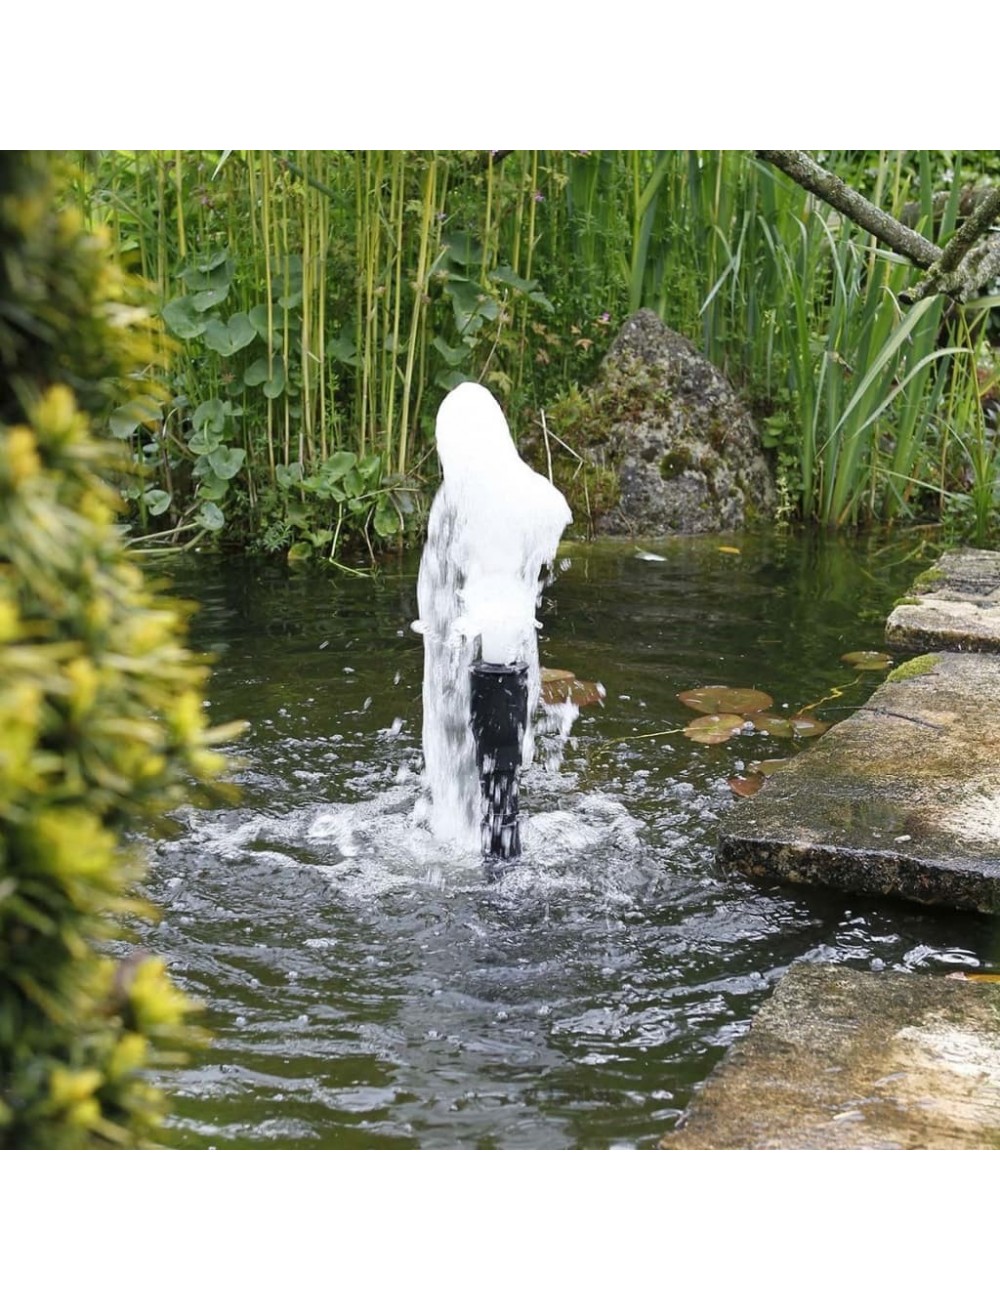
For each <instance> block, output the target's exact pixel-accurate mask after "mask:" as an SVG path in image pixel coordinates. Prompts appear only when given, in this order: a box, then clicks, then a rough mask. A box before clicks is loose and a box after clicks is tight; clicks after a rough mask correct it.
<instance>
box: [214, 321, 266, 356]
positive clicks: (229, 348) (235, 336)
mask: <svg viewBox="0 0 1000 1300" xmlns="http://www.w3.org/2000/svg"><path fill="white" fill-rule="evenodd" d="M256 337H257V331H256V330H255V329H254V327H253V325H252V324H251V323H250V317H249V316H248V315H247V314H246V312H237V313H236V315H235V316H230V318H229V323H228V324H226V325H223V323H222V321H220V320H217V319H215V318H212V319H210V320H209V322H208V324H207V326H206V327H205V344H206V346H207V347H210V348H211V349H212V351H213V352H218V353H219V355H220V356H223V357H231V356H232V355H233V353H234V352H239V351H240V349H241V348H245V347H246V346H247V344H248V343H252V342H253V340H254V339H255V338H256Z"/></svg>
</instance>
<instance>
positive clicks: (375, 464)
mask: <svg viewBox="0 0 1000 1300" xmlns="http://www.w3.org/2000/svg"><path fill="white" fill-rule="evenodd" d="M358 473H359V474H360V475H361V477H362V479H364V481H365V484H366V486H370V485H371V484H373V483H378V482H379V481H380V480H381V478H382V457H381V456H380V455H379V454H378V452H377V451H372V452H369V453H368V455H367V456H366V457H365V458H364V460H361V461H359V462H358Z"/></svg>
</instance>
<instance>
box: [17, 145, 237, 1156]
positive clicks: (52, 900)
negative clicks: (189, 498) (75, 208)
mask: <svg viewBox="0 0 1000 1300" xmlns="http://www.w3.org/2000/svg"><path fill="white" fill-rule="evenodd" d="M0 183H2V185H3V186H6V187H8V188H0V238H2V251H3V256H2V258H0V266H3V268H4V274H5V277H6V278H5V279H4V281H3V283H2V285H0V321H2V322H3V328H4V330H5V334H4V345H5V347H6V349H7V350H6V352H5V361H4V366H3V369H2V377H3V378H2V391H3V403H4V405H3V415H2V418H0V736H2V737H3V741H2V745H0V1147H6V1148H9V1147H81V1146H134V1145H137V1144H144V1143H146V1142H148V1141H150V1140H152V1139H153V1138H155V1136H156V1133H157V1127H158V1124H159V1121H160V1119H161V1117H162V1114H163V1112H164V1108H165V1107H164V1099H163V1097H162V1096H161V1095H160V1093H159V1091H158V1090H157V1089H156V1088H155V1087H154V1086H153V1085H152V1084H151V1083H150V1082H149V1080H148V1077H147V1075H148V1071H149V1070H150V1069H151V1068H154V1067H157V1068H158V1067H162V1066H163V1065H165V1064H168V1063H170V1062H172V1061H174V1060H176V1059H177V1056H176V1053H177V1052H178V1051H179V1050H181V1049H183V1048H184V1047H185V1046H186V1045H190V1044H191V1043H192V1042H193V1041H195V1035H194V1033H193V1031H192V1030H191V1029H190V1028H186V1027H185V1016H186V1015H187V1013H188V1011H189V1009H190V1008H189V1004H188V1001H187V999H186V998H185V997H184V996H183V995H182V994H181V993H180V992H179V991H178V990H177V989H176V988H175V987H174V986H173V985H172V984H171V983H170V981H169V979H168V978H167V976H166V974H165V971H164V968H163V964H162V962H159V961H157V960H155V959H153V958H150V957H143V956H142V955H137V956H136V957H134V958H130V959H129V960H127V961H124V962H121V963H117V962H115V961H114V960H112V958H111V957H110V956H109V955H107V948H106V944H107V941H108V940H109V939H110V938H112V937H114V936H118V935H119V934H120V933H121V931H120V923H119V922H116V920H115V918H116V917H121V916H122V915H125V914H128V913H132V914H137V913H142V912H143V911H144V908H143V905H142V904H141V903H140V902H139V901H138V899H136V898H135V897H134V889H135V886H136V884H137V883H138V881H139V880H140V879H141V876H142V874H143V864H142V861H141V859H140V856H139V854H138V851H137V850H136V849H134V848H132V847H128V846H126V845H125V844H123V842H122V840H121V836H122V835H123V833H124V832H126V831H128V830H130V829H133V828H135V827H137V826H139V825H142V824H144V823H145V821H146V820H147V819H148V817H149V816H150V815H151V814H153V813H156V812H157V811H159V810H162V809H165V808H167V807H169V806H171V805H172V804H173V803H175V802H176V801H177V800H178V799H179V798H180V797H181V796H182V795H189V794H190V782H191V778H192V777H194V778H195V780H196V781H209V780H211V778H213V777H214V776H215V775H216V774H217V773H218V772H219V770H220V769H221V766H222V759H221V758H220V757H219V756H218V755H217V754H215V753H213V752H211V750H210V748H209V746H211V745H212V744H213V743H215V742H217V741H220V740H223V739H225V738H227V737H228V736H230V735H232V734H233V729H231V728H229V729H226V728H217V729H215V730H214V731H212V730H209V729H208V728H207V727H206V725H205V720H204V717H203V711H202V703H201V699H202V697H201V688H202V685H203V682H204V678H205V674H206V669H205V668H204V666H202V665H201V664H200V663H199V662H198V660H197V659H196V658H195V656H193V655H192V654H190V653H189V652H187V651H186V650H184V649H183V647H182V644H181V641H180V639H179V636H180V633H181V632H182V630H183V611H182V610H181V609H180V608H179V607H178V606H177V605H176V604H174V603H172V602H170V601H169V600H167V599H166V598H163V597H160V596H157V595H154V594H152V593H151V592H150V590H149V589H148V587H147V586H146V584H145V583H144V580H143V577H142V574H141V573H140V572H139V570H138V569H136V568H135V567H134V565H132V564H131V563H129V562H128V560H127V558H126V556H125V554H124V552H123V549H122V543H121V538H120V536H119V531H118V529H117V527H116V524H115V522H114V521H115V508H116V502H117V495H116V494H115V493H114V492H113V491H112V489H111V488H109V487H108V486H107V484H106V483H105V482H104V481H103V478H102V476H103V475H105V474H106V473H108V472H109V471H110V469H111V468H113V466H114V465H115V463H116V462H117V460H118V459H119V456H118V452H117V448H116V447H115V445H114V444H108V443H103V442H100V441H97V440H95V439H94V438H93V437H92V435H91V432H90V417H89V416H88V414H87V413H86V412H85V411H84V410H81V406H80V403H78V401H77V399H76V396H75V394H74V391H73V390H74V389H76V390H77V391H79V392H80V393H81V394H82V395H83V396H84V398H86V399H94V401H95V403H96V397H97V395H98V394H100V393H101V382H100V381H99V380H98V377H97V371H96V368H92V362H93V356H92V352H91V349H92V346H93V341H94V339H95V338H97V337H100V338H101V339H102V340H103V344H102V346H103V347H104V349H105V356H104V364H105V366H106V369H107V371H108V373H110V374H112V375H113V374H114V373H115V372H116V371H117V372H118V373H125V372H127V371H128V370H129V369H130V368H131V365H132V364H134V363H135V362H136V360H137V359H139V358H141V355H142V349H143V347H144V346H145V345H144V343H143V341H142V336H141V335H137V334H136V333H135V331H134V330H128V329H124V328H123V320H122V318H121V317H116V316H115V314H114V313H109V312H108V309H107V300H106V299H105V297H104V295H105V294H106V293H107V292H108V291H109V289H111V290H113V289H114V287H115V280H114V277H112V278H111V279H109V278H108V276H107V275H106V274H104V271H103V270H102V268H104V270H106V259H105V255H104V253H103V250H101V249H100V247H99V246H98V245H96V244H95V243H94V242H93V241H92V240H90V239H89V238H84V237H81V236H79V234H77V235H73V236H71V237H69V239H68V242H67V241H66V240H63V239H62V238H61V236H60V237H56V236H57V235H59V232H61V231H63V229H64V227H63V225H62V220H61V218H59V217H58V216H53V211H54V205H53V203H52V195H51V192H48V191H47V190H46V186H45V181H44V167H43V165H42V164H41V163H40V162H38V161H35V160H26V162H25V163H24V165H23V166H21V167H10V166H9V165H8V166H7V169H6V170H5V172H4V174H3V176H2V177H0ZM26 194H27V195H28V196H29V198H30V199H31V200H32V201H31V202H26V199H25V195H26ZM49 257H51V258H53V259H55V260H54V261H53V262H49V261H48V260H47V258H49ZM28 268H31V269H32V271H33V273H34V274H35V275H41V276H42V278H43V280H44V281H45V282H46V283H47V284H48V285H49V286H50V288H51V291H52V294H53V301H54V302H61V303H63V304H64V306H65V314H64V315H63V316H62V317H61V319H60V332H59V334H58V335H56V334H53V333H51V332H49V331H48V330H46V329H44V328H37V322H39V321H40V320H42V318H43V317H44V316H45V311H44V309H43V307H42V305H41V304H40V302H39V300H38V298H37V296H36V283H35V281H34V279H33V276H32V275H28V274H27V269H28ZM64 282H65V283H64ZM67 286H68V287H67ZM60 310H62V309H60ZM91 317H94V318H96V321H97V323H94V322H93V321H92V320H91ZM115 320H117V323H116V324H111V323H109V322H114V321H115ZM7 358H10V359H9V360H7ZM15 367H16V369H15ZM54 374H60V375H62V376H64V377H66V378H67V379H68V380H69V381H70V383H71V384H72V388H71V387H70V384H69V383H57V384H51V385H49V386H46V385H47V384H48V381H49V380H50V379H51V377H52V376H53V375H54ZM105 396H106V397H108V398H110V397H111V394H110V393H108V394H106V395H105Z"/></svg>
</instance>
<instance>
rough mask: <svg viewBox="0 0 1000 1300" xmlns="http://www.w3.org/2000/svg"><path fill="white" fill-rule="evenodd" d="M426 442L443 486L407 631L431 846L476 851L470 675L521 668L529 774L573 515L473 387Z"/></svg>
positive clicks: (458, 392)
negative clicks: (416, 653)
mask: <svg viewBox="0 0 1000 1300" xmlns="http://www.w3.org/2000/svg"><path fill="white" fill-rule="evenodd" d="M436 437H437V449H438V456H439V457H440V460H441V468H442V471H443V474H444V481H443V482H442V485H441V487H440V489H439V490H438V493H437V496H436V497H435V498H434V503H433V505H432V506H431V513H430V520H429V523H428V529H427V544H426V546H425V547H424V552H423V556H422V557H421V560H420V574H419V577H418V580H417V605H418V609H419V612H420V619H419V622H417V623H415V624H414V628H415V629H416V630H417V631H419V632H422V633H423V637H424V688H423V702H424V728H423V749H424V764H425V779H426V782H427V785H428V788H429V791H430V796H431V817H430V825H431V830H432V831H433V833H434V835H435V836H437V837H438V838H439V839H444V840H450V841H452V842H454V843H457V844H460V845H462V846H464V847H468V848H475V847H478V845H479V843H480V787H479V776H478V773H477V770H476V754H475V745H474V742H473V737H472V729H471V726H470V721H469V695H470V692H469V670H470V668H471V666H472V663H473V662H474V660H476V659H478V658H482V659H484V660H485V661H486V662H488V663H496V664H510V663H515V662H518V661H520V662H521V663H525V664H527V665H528V726H527V730H526V733H525V736H524V741H523V745H522V762H523V765H524V766H527V765H528V764H529V763H530V762H531V758H532V755H533V750H534V741H533V734H532V724H531V719H532V716H533V714H534V711H535V709H536V707H537V705H538V698H539V690H540V684H539V668H538V638H537V634H536V628H537V627H538V626H539V624H538V623H537V622H536V619H535V613H536V610H537V607H538V603H539V598H540V575H541V573H542V570H543V568H545V567H546V566H547V565H550V564H551V563H552V560H553V559H554V557H555V553H556V548H557V547H558V545H559V538H560V537H561V536H562V532H563V529H564V528H565V527H566V525H567V524H568V523H569V522H570V521H571V519H572V515H571V514H570V510H569V506H567V504H566V499H565V497H564V496H563V494H562V493H561V492H560V491H559V490H558V488H555V487H553V485H552V484H551V483H550V482H549V481H548V479H547V478H543V476H542V475H541V474H536V473H535V471H534V470H533V469H530V468H529V467H528V466H527V465H526V464H525V463H524V461H522V460H521V458H520V456H519V455H518V454H517V448H516V447H515V446H514V443H513V440H512V439H511V436H510V430H509V429H508V427H507V421H506V419H505V418H504V414H503V411H501V409H500V407H499V405H498V403H497V402H496V400H495V398H494V397H493V396H492V395H491V394H490V393H489V392H488V391H487V390H486V389H485V388H483V387H482V386H481V385H479V384H460V385H459V386H458V387H457V388H455V389H453V390H452V392H450V393H449V394H448V396H447V397H446V398H445V399H444V401H443V402H442V403H441V406H440V409H439V410H438V416H437V430H436Z"/></svg>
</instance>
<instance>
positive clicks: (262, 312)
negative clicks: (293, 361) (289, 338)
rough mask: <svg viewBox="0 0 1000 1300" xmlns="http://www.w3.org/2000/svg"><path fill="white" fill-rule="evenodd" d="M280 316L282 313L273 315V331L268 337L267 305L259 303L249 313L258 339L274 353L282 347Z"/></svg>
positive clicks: (248, 316) (249, 318)
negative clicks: (279, 326)
mask: <svg viewBox="0 0 1000 1300" xmlns="http://www.w3.org/2000/svg"><path fill="white" fill-rule="evenodd" d="M280 315H281V313H280V312H272V313H271V330H270V337H268V328H267V305H266V304H265V303H262V302H259V303H258V304H257V305H256V307H251V308H250V310H249V311H248V312H247V319H248V320H249V321H250V324H251V325H252V326H253V327H254V329H255V330H256V331H257V336H258V338H260V339H261V340H262V341H263V342H264V343H266V344H267V345H268V347H269V348H270V349H271V351H272V352H273V351H274V350H275V349H276V348H280V347H281V330H280V329H279V328H278V325H279V320H280Z"/></svg>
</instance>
